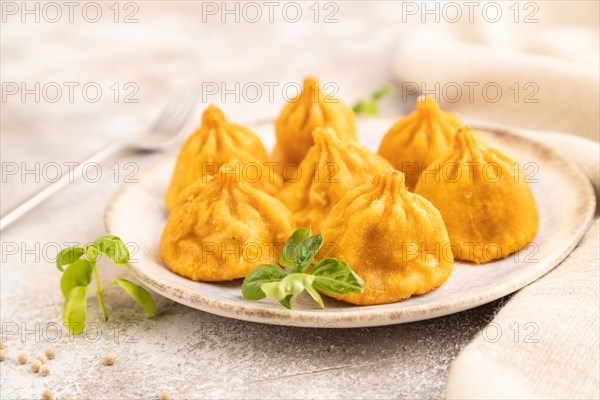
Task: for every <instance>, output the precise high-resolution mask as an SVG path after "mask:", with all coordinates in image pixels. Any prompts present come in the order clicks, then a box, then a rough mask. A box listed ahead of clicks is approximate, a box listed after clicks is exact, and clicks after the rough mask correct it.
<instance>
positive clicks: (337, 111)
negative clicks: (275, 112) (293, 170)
mask: <svg viewBox="0 0 600 400" xmlns="http://www.w3.org/2000/svg"><path fill="white" fill-rule="evenodd" d="M319 127H323V128H333V130H334V131H335V134H336V135H337V136H338V137H339V138H340V139H343V140H346V139H356V127H355V123H354V112H353V111H352V109H351V108H350V107H348V106H347V105H345V104H344V103H342V101H341V100H339V99H338V98H336V97H334V96H332V95H330V94H327V93H325V92H323V90H322V89H321V87H320V86H319V82H318V80H317V79H316V78H312V77H308V78H306V79H305V80H304V84H303V87H302V92H301V93H300V94H299V95H298V96H297V97H295V98H293V99H292V100H290V101H289V102H288V103H287V104H286V105H285V106H284V107H283V109H282V110H281V112H280V114H279V117H278V118H277V121H276V122H275V134H276V136H277V143H276V144H275V149H274V151H273V159H274V160H275V161H276V162H278V163H280V169H284V168H285V166H286V164H299V163H300V162H301V161H302V159H303V158H304V156H305V155H306V153H307V152H308V149H309V148H310V147H311V146H312V145H313V143H314V142H313V136H312V133H313V131H314V130H315V128H319ZM284 178H286V176H284Z"/></svg>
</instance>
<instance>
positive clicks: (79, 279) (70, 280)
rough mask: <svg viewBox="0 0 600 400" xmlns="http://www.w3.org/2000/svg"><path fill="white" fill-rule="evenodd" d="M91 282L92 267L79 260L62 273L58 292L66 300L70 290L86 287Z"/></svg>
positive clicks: (87, 262) (88, 263)
mask: <svg viewBox="0 0 600 400" xmlns="http://www.w3.org/2000/svg"><path fill="white" fill-rule="evenodd" d="M91 281H92V265H91V264H90V262H89V261H87V260H84V259H82V258H80V259H79V260H76V261H75V262H74V263H72V264H69V266H68V267H67V268H66V269H65V272H63V274H62V277H61V278H60V290H62V293H63V296H64V298H65V299H66V298H67V297H68V296H69V292H71V289H73V288H74V287H77V286H84V287H85V286H87V285H89V284H90V282H91Z"/></svg>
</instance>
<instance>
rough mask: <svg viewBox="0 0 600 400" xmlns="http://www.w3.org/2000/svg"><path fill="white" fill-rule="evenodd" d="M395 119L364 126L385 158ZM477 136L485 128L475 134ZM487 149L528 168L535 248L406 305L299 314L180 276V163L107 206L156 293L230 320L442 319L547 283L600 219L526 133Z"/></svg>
mask: <svg viewBox="0 0 600 400" xmlns="http://www.w3.org/2000/svg"><path fill="white" fill-rule="evenodd" d="M393 122H394V120H392V119H385V118H366V119H359V120H358V121H357V124H358V131H359V133H360V140H361V142H362V143H363V144H365V145H366V146H367V147H369V148H370V149H371V150H376V149H377V147H378V144H379V142H380V141H381V138H382V136H383V134H384V133H385V132H386V131H387V129H388V128H389V127H390V126H391V125H392V123H393ZM252 128H253V130H254V131H255V132H256V133H257V134H258V135H259V136H260V137H261V139H263V141H264V143H265V146H266V147H267V148H271V147H272V146H273V144H274V133H273V128H272V124H266V123H263V124H257V125H255V126H253V127H252ZM475 128H477V127H475ZM479 131H480V132H481V134H482V135H483V136H484V138H485V140H486V141H487V142H488V144H490V145H492V146H495V147H497V148H499V149H500V150H502V151H504V152H506V153H507V154H508V155H510V156H511V157H512V158H513V159H515V160H516V161H518V162H519V163H521V165H522V166H524V168H525V171H526V173H528V174H530V178H532V179H535V180H537V182H536V183H531V187H532V189H533V192H534V195H535V198H536V201H537V205H538V208H539V214H540V226H539V232H538V234H537V236H536V238H535V239H534V244H532V245H530V246H528V247H526V248H525V249H523V250H521V251H520V252H518V253H516V254H514V255H511V256H509V257H508V258H505V259H503V260H499V261H495V262H491V263H488V264H484V265H480V266H476V265H473V264H468V263H462V262H456V263H455V265H454V270H453V272H452V275H451V276H450V278H449V279H448V281H446V283H444V284H443V285H442V286H440V287H439V288H437V289H435V290H433V291H431V292H429V293H427V294H425V295H421V296H415V297H412V298H410V299H406V300H403V301H400V302H398V303H393V304H386V305H378V306H352V305H349V304H345V303H343V302H340V301H337V300H333V299H328V298H326V297H324V300H325V305H326V308H325V309H324V310H321V309H319V308H318V307H317V306H316V304H315V303H314V302H313V301H312V299H310V298H309V297H308V295H307V294H306V293H302V294H301V295H299V296H295V299H294V301H293V302H292V306H293V309H292V310H287V309H285V308H283V307H282V306H281V305H279V304H278V303H276V302H275V301H271V300H269V299H265V300H261V301H246V300H243V299H242V296H241V290H240V285H241V280H238V281H234V282H228V283H201V282H193V281H191V280H188V279H186V278H182V277H180V276H178V275H176V274H174V273H172V272H171V271H170V270H169V269H167V267H166V266H165V265H164V264H163V262H162V260H161V258H160V256H159V252H158V244H159V240H160V235H161V232H162V230H163V226H164V224H165V222H166V219H167V212H166V210H165V209H164V206H163V200H162V196H163V193H164V191H165V189H166V187H167V184H168V183H169V180H170V179H171V174H172V171H173V167H174V157H175V156H174V155H171V156H170V157H168V158H167V159H165V160H164V161H163V162H160V163H158V164H157V165H155V166H153V167H152V168H150V169H148V170H146V171H145V172H144V173H142V174H140V176H139V183H137V184H124V185H123V186H122V187H121V188H120V189H119V190H118V191H117V193H116V194H115V195H114V197H113V198H112V200H111V201H110V203H109V204H108V205H107V208H106V212H105V225H106V230H107V231H108V232H109V233H110V234H113V235H117V236H120V237H121V238H122V239H123V240H124V241H126V242H130V243H131V242H133V243H136V244H137V245H138V246H139V251H137V252H136V254H135V255H134V258H135V259H136V262H132V263H130V264H129V268H130V270H131V271H132V272H133V274H135V276H136V277H137V278H138V279H139V280H140V281H141V282H142V283H144V284H145V285H146V286H147V287H149V288H150V289H152V290H154V291H155V292H157V293H159V294H161V295H163V296H166V297H168V298H170V299H172V300H174V301H176V302H178V303H181V304H185V305H187V306H190V307H194V308H197V309H199V310H203V311H206V312H210V313H214V314H218V315H222V316H225V317H231V318H238V319H242V320H248V321H255V322H261V323H270V324H290V325H297V326H306V327H330V328H346V327H364V326H377V325H390V324H397V323H402V322H410V321H416V320H422V319H427V318H434V317H439V316H442V315H447V314H451V313H455V312H459V311H463V310H466V309H469V308H473V307H477V306H479V305H482V304H485V303H487V302H490V301H492V300H496V299H498V298H500V297H502V296H505V295H507V294H510V293H512V292H514V291H516V290H518V289H520V288H522V287H524V286H526V285H528V284H530V283H531V282H533V281H535V280H536V279H538V278H540V277H541V276H543V275H544V274H546V273H547V272H548V271H550V270H551V269H552V268H554V267H555V266H556V265H557V264H559V263H560V262H561V261H562V260H563V259H564V258H565V257H566V256H567V255H568V254H569V253H570V252H571V251H572V250H573V248H574V247H575V246H576V245H577V243H578V242H579V240H580V239H581V238H582V236H583V234H584V233H585V231H586V229H587V227H588V225H589V223H590V221H591V219H592V217H593V214H594V210H595V207H596V206H595V202H596V200H595V196H594V191H593V189H592V186H591V184H590V182H589V181H588V179H587V177H586V176H585V175H584V173H583V172H582V171H581V170H580V169H579V168H578V167H577V166H576V165H575V164H573V163H572V162H571V161H569V160H567V159H566V158H565V157H563V156H562V155H560V154H558V153H556V152H555V151H554V150H552V149H550V148H548V147H546V146H544V145H543V144H541V143H539V142H535V141H532V140H530V139H526V138H525V137H523V136H521V135H520V134H519V133H518V132H514V131H507V130H500V129H489V128H485V129H483V128H481V127H480V128H479Z"/></svg>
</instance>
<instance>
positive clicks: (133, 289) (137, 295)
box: [109, 279, 155, 318]
mask: <svg viewBox="0 0 600 400" xmlns="http://www.w3.org/2000/svg"><path fill="white" fill-rule="evenodd" d="M112 284H117V285H119V286H121V287H122V288H123V289H124V290H125V291H126V292H127V294H129V296H131V298H132V299H134V300H135V301H137V303H138V304H139V305H140V306H142V308H143V309H144V311H146V315H148V318H150V317H151V316H152V315H153V314H154V310H155V306H154V301H153V300H152V297H151V296H150V293H148V291H147V290H146V289H144V288H143V287H141V286H138V285H136V284H135V283H133V282H130V281H128V280H127V279H115V280H114V281H112V282H111V283H110V284H109V286H110V285H112Z"/></svg>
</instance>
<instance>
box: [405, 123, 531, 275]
mask: <svg viewBox="0 0 600 400" xmlns="http://www.w3.org/2000/svg"><path fill="white" fill-rule="evenodd" d="M515 166H516V168H518V169H519V170H518V174H516V173H515V172H514V168H515ZM515 177H516V178H515ZM526 179H527V178H526V175H525V173H524V172H523V170H522V169H521V168H520V166H518V164H516V163H515V161H513V160H512V159H510V158H509V157H507V156H506V155H504V154H503V153H501V152H500V151H498V150H496V149H493V148H491V147H488V146H487V145H485V144H483V143H482V142H480V141H479V140H477V138H476V137H475V135H474V133H473V131H472V130H471V129H470V128H469V127H467V126H465V127H463V128H461V129H460V130H459V131H458V132H457V133H456V138H455V141H454V151H453V153H452V154H451V155H449V156H447V157H445V158H444V159H442V160H440V161H439V163H438V162H435V163H434V164H432V165H431V166H430V167H429V168H427V169H426V170H425V171H424V172H423V175H422V176H421V179H420V180H419V183H418V184H417V188H416V189H415V193H418V194H420V195H422V196H423V197H425V198H426V199H428V200H429V201H431V202H432V203H433V204H434V205H435V206H436V207H437V208H438V209H439V210H440V212H441V214H442V217H443V218H444V222H445V223H446V227H447V228H448V233H449V235H450V240H451V241H452V244H453V251H454V258H456V259H459V260H468V261H473V262H475V263H476V264H480V263H483V262H487V261H491V260H494V259H498V258H503V257H506V256H507V255H508V254H510V253H513V252H515V251H518V250H520V249H521V248H523V247H524V246H525V245H526V244H527V243H529V242H530V241H531V240H532V239H533V238H534V237H535V234H536V232H537V228H538V223H539V219H538V211H537V207H536V204H535V199H534V198H533V193H532V192H531V188H530V187H529V183H527V182H526Z"/></svg>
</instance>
